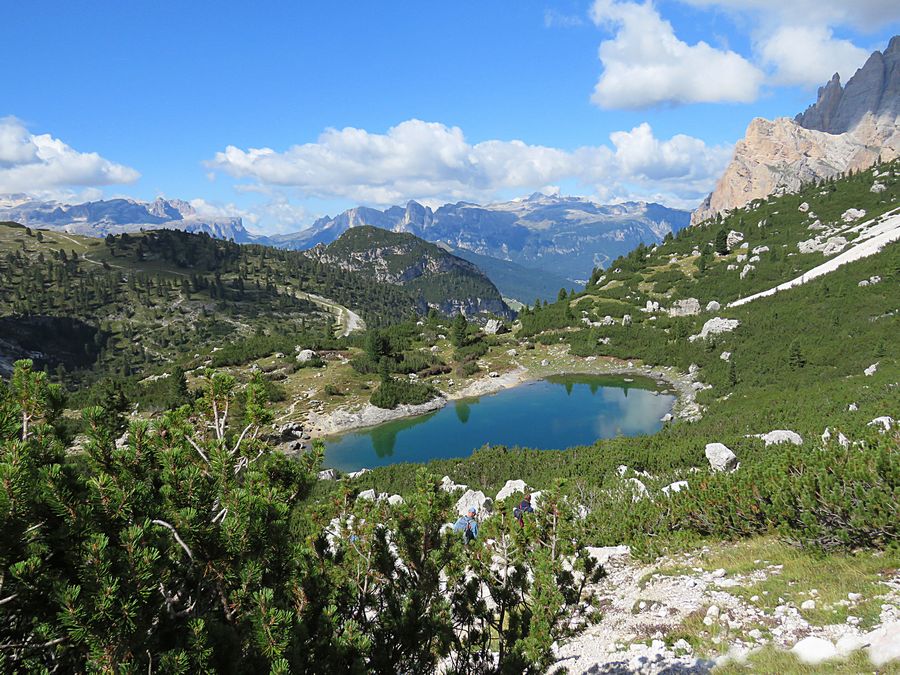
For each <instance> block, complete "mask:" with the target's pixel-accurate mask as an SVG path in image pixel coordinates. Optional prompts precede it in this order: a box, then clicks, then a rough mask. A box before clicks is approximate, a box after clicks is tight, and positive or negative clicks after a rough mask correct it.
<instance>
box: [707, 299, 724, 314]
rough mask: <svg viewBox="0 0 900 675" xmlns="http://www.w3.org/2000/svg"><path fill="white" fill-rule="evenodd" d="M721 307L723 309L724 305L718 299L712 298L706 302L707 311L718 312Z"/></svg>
mask: <svg viewBox="0 0 900 675" xmlns="http://www.w3.org/2000/svg"><path fill="white" fill-rule="evenodd" d="M720 309H722V305H720V304H719V303H718V302H717V301H716V300H710V301H709V302H707V303H706V311H707V312H718V311H719V310H720Z"/></svg>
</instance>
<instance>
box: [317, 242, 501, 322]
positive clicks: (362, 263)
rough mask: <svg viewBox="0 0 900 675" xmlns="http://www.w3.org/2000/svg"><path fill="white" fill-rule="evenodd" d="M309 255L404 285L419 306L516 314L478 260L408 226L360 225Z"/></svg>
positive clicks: (443, 310) (424, 309) (470, 313)
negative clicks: (393, 228)
mask: <svg viewBox="0 0 900 675" xmlns="http://www.w3.org/2000/svg"><path fill="white" fill-rule="evenodd" d="M306 255H307V256H308V257H309V258H311V259H313V260H317V261H319V262H322V263H325V264H328V265H333V266H335V267H338V268H340V269H343V270H348V271H351V272H356V273H357V274H359V275H360V276H361V277H365V278H368V279H372V280H374V281H376V282H379V283H386V284H392V285H395V286H402V287H403V288H405V289H407V290H408V291H409V292H410V293H412V294H413V295H414V296H415V297H417V298H420V299H421V301H422V306H421V308H420V311H422V312H423V313H425V312H427V311H428V309H429V308H432V309H436V310H438V311H439V312H441V313H442V314H447V315H453V314H456V313H457V312H463V313H464V314H466V315H467V316H474V315H477V314H481V313H490V314H496V315H497V316H501V317H505V318H512V316H513V312H512V311H511V310H510V309H509V307H507V306H506V304H505V303H504V302H503V299H502V298H501V297H500V293H499V291H498V290H497V288H496V287H495V286H494V285H493V284H492V283H491V281H490V280H489V279H488V278H487V277H486V276H485V275H484V273H483V272H482V271H481V270H479V269H478V267H476V266H475V265H474V264H472V263H470V262H468V261H466V260H463V259H462V258H458V257H457V256H455V255H452V254H450V253H448V252H446V251H445V250H443V249H442V248H440V247H438V246H435V245H434V244H430V243H428V242H426V241H423V240H422V239H419V238H418V237H415V236H413V235H411V234H407V233H404V232H388V231H387V230H382V229H379V228H377V227H371V226H361V227H355V228H353V229H351V230H348V231H346V232H344V234H342V235H341V236H340V237H338V239H337V240H335V241H334V242H333V243H331V244H329V245H328V246H322V245H318V246H316V247H314V248H312V249H310V250H309V251H307V252H306Z"/></svg>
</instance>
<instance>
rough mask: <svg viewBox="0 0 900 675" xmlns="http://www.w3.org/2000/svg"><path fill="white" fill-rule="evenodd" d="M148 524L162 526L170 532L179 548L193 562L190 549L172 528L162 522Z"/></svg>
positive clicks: (152, 521)
mask: <svg viewBox="0 0 900 675" xmlns="http://www.w3.org/2000/svg"><path fill="white" fill-rule="evenodd" d="M150 522H151V523H153V524H154V525H162V526H163V527H165V528H168V529H169V530H170V531H171V532H172V536H173V537H175V541H177V542H178V544H179V545H180V546H181V548H183V549H184V552H185V553H187V554H188V558H190V559H191V562H193V561H194V554H193V553H191V549H189V548H188V545H187V544H185V543H184V540H183V539H182V538H181V537H179V536H178V531H177V530H176V529H175V528H174V527H172V526H171V525H169V523H167V522H166V521H164V520H151V521H150Z"/></svg>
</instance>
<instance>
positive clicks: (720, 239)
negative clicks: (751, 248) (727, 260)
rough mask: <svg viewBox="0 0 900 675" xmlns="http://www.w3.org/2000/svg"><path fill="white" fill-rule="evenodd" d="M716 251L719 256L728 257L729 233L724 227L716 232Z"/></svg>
mask: <svg viewBox="0 0 900 675" xmlns="http://www.w3.org/2000/svg"><path fill="white" fill-rule="evenodd" d="M715 249H716V253H718V254H719V255H728V232H726V231H725V228H724V227H723V228H722V229H720V230H719V231H718V232H716V242H715Z"/></svg>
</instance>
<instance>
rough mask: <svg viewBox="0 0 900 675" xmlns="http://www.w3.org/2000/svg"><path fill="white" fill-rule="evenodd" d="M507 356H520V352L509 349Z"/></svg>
mask: <svg viewBox="0 0 900 675" xmlns="http://www.w3.org/2000/svg"><path fill="white" fill-rule="evenodd" d="M506 355H507V356H518V355H519V352H517V351H516V350H515V349H507V350H506Z"/></svg>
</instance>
